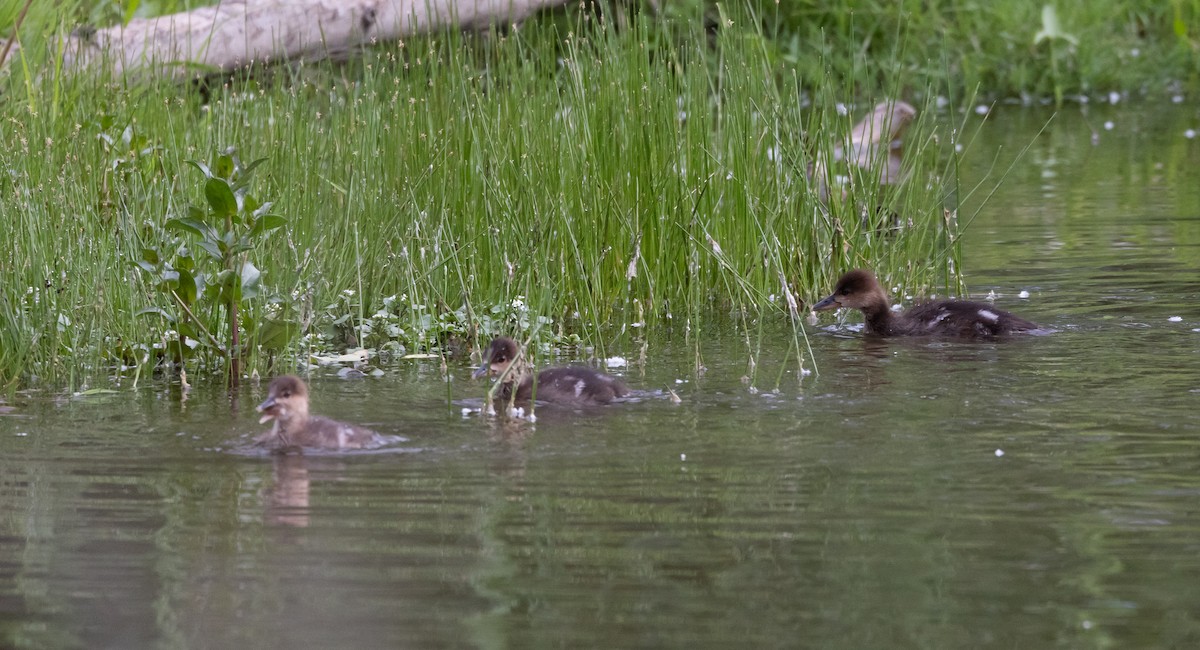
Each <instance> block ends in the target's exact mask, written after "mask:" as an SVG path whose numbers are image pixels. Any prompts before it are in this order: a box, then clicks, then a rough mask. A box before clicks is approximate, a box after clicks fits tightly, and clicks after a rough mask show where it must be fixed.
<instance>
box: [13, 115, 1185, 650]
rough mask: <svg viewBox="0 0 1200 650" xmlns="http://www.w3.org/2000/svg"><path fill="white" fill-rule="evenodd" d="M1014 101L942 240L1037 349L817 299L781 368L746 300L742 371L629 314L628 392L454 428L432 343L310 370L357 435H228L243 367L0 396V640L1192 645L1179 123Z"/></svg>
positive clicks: (785, 339)
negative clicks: (288, 448)
mask: <svg viewBox="0 0 1200 650" xmlns="http://www.w3.org/2000/svg"><path fill="white" fill-rule="evenodd" d="M1049 116H1050V114H1049V113H1047V112H1042V111H1034V110H1028V109H1019V108H1015V107H1003V106H1002V107H999V108H997V109H996V110H995V111H994V112H993V115H992V116H991V118H990V119H989V124H988V125H987V126H985V127H984V129H983V131H982V133H981V135H980V138H979V139H978V140H977V141H976V142H975V143H973V144H972V147H971V149H970V150H969V152H968V155H969V158H968V167H967V170H966V172H965V176H966V178H967V179H968V180H971V179H975V180H978V179H979V178H981V177H982V176H983V174H984V170H986V169H987V168H988V167H989V166H990V164H991V158H992V156H993V155H994V154H995V152H996V151H1000V152H1001V153H1000V159H1001V161H1002V165H1001V166H1004V165H1007V161H1008V160H1011V159H1012V157H1013V156H1015V155H1016V154H1017V153H1018V152H1019V151H1020V150H1021V149H1022V148H1023V147H1025V146H1026V145H1027V144H1029V143H1030V142H1032V143H1033V144H1032V146H1031V147H1030V149H1029V151H1028V153H1026V154H1025V156H1024V157H1023V158H1021V159H1020V160H1019V161H1018V162H1017V164H1016V166H1015V167H1014V170H1013V173H1012V174H1011V175H1010V176H1009V178H1008V179H1007V180H1006V181H1005V184H1004V185H1003V187H1002V188H1001V190H1000V191H999V192H998V193H997V194H996V196H994V197H993V198H992V199H991V201H990V202H989V203H988V204H987V205H986V207H985V209H984V210H983V212H982V213H981V214H980V215H979V217H978V218H977V219H976V220H975V221H974V222H973V223H972V224H971V226H970V228H969V230H968V235H967V237H966V240H965V254H964V260H965V266H966V269H965V272H966V278H967V282H968V287H969V289H970V291H971V294H972V296H974V297H977V298H982V297H984V296H986V295H987V294H988V293H989V292H994V293H995V294H996V298H995V300H996V304H997V306H999V307H1000V308H1004V309H1010V310H1012V311H1015V312H1018V313H1020V314H1021V315H1023V316H1026V317H1028V318H1030V319H1032V320H1035V321H1037V322H1039V323H1041V324H1044V325H1046V326H1047V327H1048V328H1050V329H1052V330H1053V333H1051V334H1049V335H1046V336H1033V337H1021V338H1018V339H1015V340H1010V341H1002V342H985V343H967V342H953V341H936V340H910V341H878V340H865V339H864V338H863V337H862V335H861V334H860V333H859V332H858V331H857V327H856V324H857V323H858V322H859V320H858V318H857V317H856V316H854V315H847V316H846V317H845V319H844V320H841V321H839V320H837V319H835V318H832V317H829V316H825V317H823V319H822V321H821V323H820V325H818V326H816V327H809V334H810V339H811V345H812V348H813V354H814V357H815V358H814V359H813V360H812V362H810V363H809V364H808V365H809V366H810V367H811V366H812V365H813V362H815V365H816V367H817V369H818V371H819V372H817V373H816V374H813V375H810V376H800V374H799V373H798V372H797V370H798V367H797V365H796V363H795V357H794V354H793V355H792V356H791V357H790V358H789V357H788V354H789V353H788V350H789V346H790V343H791V329H790V326H789V325H788V324H787V323H786V322H784V321H783V320H782V319H781V318H779V317H773V320H771V321H770V322H767V323H765V324H764V326H763V329H762V332H763V335H762V337H761V340H754V341H751V344H752V346H753V347H754V348H755V351H756V354H757V362H758V365H757V368H756V373H755V376H754V380H753V381H752V382H750V383H746V382H744V381H743V379H742V378H743V377H744V376H747V374H748V373H749V371H750V369H749V363H748V361H749V359H750V357H751V352H752V350H751V348H750V347H748V346H747V343H746V341H745V334H744V333H739V331H738V330H736V329H735V328H722V327H712V328H709V329H707V330H705V332H704V333H703V334H702V338H700V339H691V340H689V339H687V338H685V337H684V336H683V334H682V332H649V333H647V335H646V336H647V337H648V338H647V339H646V342H647V346H646V350H647V357H646V358H647V363H646V364H645V366H644V367H641V366H639V365H637V364H636V363H634V364H632V365H630V366H628V367H625V368H619V369H616V370H615V372H618V373H621V374H623V376H624V377H625V379H626V380H627V381H628V383H629V384H630V385H632V386H634V387H635V388H637V389H639V390H640V391H641V392H640V396H639V398H638V399H637V400H635V401H633V402H631V403H627V404H621V405H616V406H612V407H609V408H606V409H602V410H597V411H588V412H575V411H570V410H566V411H554V410H552V409H542V410H541V411H540V412H539V419H538V421H537V423H536V425H532V426H530V425H528V424H517V425H502V424H498V423H496V422H494V421H488V420H485V419H482V418H480V417H478V416H477V415H467V416H464V415H463V413H462V409H463V408H464V405H465V406H468V407H469V406H471V405H472V404H475V403H477V401H478V397H479V396H480V394H481V388H480V384H478V383H473V382H471V381H470V380H469V374H470V368H469V367H468V365H467V363H466V362H465V361H464V362H463V363H462V364H461V365H460V366H455V367H452V368H451V381H450V382H449V385H447V383H446V382H445V381H444V380H443V377H442V374H441V372H440V369H439V366H438V364H437V363H436V362H429V361H399V362H396V363H395V364H393V365H390V366H388V367H387V370H388V372H387V374H386V376H384V377H382V378H367V379H360V380H342V379H338V378H337V377H336V376H335V375H334V374H333V371H318V372H317V373H316V375H315V376H314V378H313V394H314V398H313V408H314V410H315V411H317V412H321V413H324V414H327V415H330V416H334V417H339V418H344V419H349V420H353V421H356V422H360V423H363V424H367V425H370V426H372V427H374V428H376V429H378V430H380V431H381V432H385V433H392V434H399V435H403V436H405V437H406V438H408V442H406V443H404V444H403V445H401V446H400V447H398V448H395V449H390V450H387V451H386V453H373V454H365V455H342V456H309V457H286V458H272V457H266V456H243V455H237V454H233V453H230V452H229V450H230V448H232V447H235V446H237V445H238V444H240V443H243V442H245V441H246V440H247V439H248V438H249V436H252V435H253V434H255V433H257V432H259V431H261V430H262V428H263V426H262V425H259V424H258V423H257V421H256V419H255V414H254V412H253V407H254V405H255V404H256V403H257V402H258V401H259V400H261V399H262V397H263V390H264V387H262V386H254V385H249V386H246V387H244V388H243V389H241V390H240V391H239V392H238V393H237V394H236V395H234V396H232V397H231V396H230V395H228V394H227V393H226V392H224V391H223V390H221V389H219V388H217V387H208V386H205V385H199V386H197V387H196V388H195V389H194V390H193V391H192V392H191V394H190V395H189V396H188V399H187V400H186V401H181V400H180V394H179V389H178V386H177V385H175V386H172V385H167V384H165V383H155V382H153V381H152V382H149V383H148V384H147V383H143V385H142V386H141V387H139V388H137V389H136V390H133V389H131V388H129V387H128V386H126V387H123V388H122V389H121V390H119V391H118V392H116V393H114V394H95V395H86V396H85V395H79V396H70V395H56V394H51V393H47V392H43V391H33V392H30V393H26V394H21V395H18V396H16V397H15V398H14V399H12V400H10V401H9V403H8V404H7V405H6V406H7V407H9V408H11V410H9V411H8V412H6V413H3V414H0V647H5V648H8V647H14V648H75V647H78V648H177V647H211V648H291V649H294V648H334V647H337V648H400V647H419V648H458V647H464V648H470V647H479V648H548V647H563V648H593V647H614V648H616V647H622V648H672V647H678V648H735V647H736V648H770V647H781V648H808V647H812V648H826V647H828V648H992V647H994V648H1046V647H1065V648H1151V647H1154V648H1196V647H1200V175H1198V174H1197V172H1196V170H1197V169H1200V139H1195V138H1193V139H1189V138H1186V137H1185V136H1184V131H1185V130H1186V129H1188V128H1192V129H1200V113H1198V112H1197V111H1196V109H1195V108H1194V107H1191V106H1188V105H1180V106H1175V107H1171V108H1170V109H1169V110H1162V111H1157V110H1155V111H1149V110H1148V109H1146V108H1145V107H1140V108H1139V107H1134V108H1123V109H1113V108H1108V107H1094V108H1092V109H1091V110H1089V111H1088V112H1087V113H1081V112H1080V111H1079V110H1078V108H1074V109H1070V110H1068V111H1065V112H1064V114H1062V115H1059V116H1058V117H1056V118H1054V120H1053V121H1052V122H1051V124H1050V127H1049V128H1048V129H1047V131H1046V132H1045V133H1044V134H1043V135H1042V136H1040V137H1035V136H1036V133H1037V131H1038V129H1040V128H1041V127H1042V125H1043V124H1044V123H1045V122H1046V120H1047V119H1048V118H1049ZM1108 121H1111V122H1112V128H1111V130H1109V129H1107V128H1106V126H1105V123H1106V122H1108ZM1093 131H1095V132H1096V134H1097V136H1098V142H1097V143H1095V144H1094V143H1093V138H1092V132H1093ZM1021 292H1027V297H1021V296H1022V295H1025V294H1022V293H1021ZM635 344H636V345H638V346H639V347H631V348H630V349H628V350H624V351H623V353H624V354H625V356H627V357H628V358H629V359H630V360H631V361H636V359H637V357H638V356H639V353H640V341H638V342H636V343H635ZM635 344H631V345H635ZM760 345H761V349H758V346H760ZM618 352H622V351H620V350H618ZM698 353H699V355H700V357H701V358H702V361H703V367H704V370H703V372H697V369H696V358H697V354H698ZM581 356H586V355H581ZM668 387H669V388H671V389H673V390H675V391H676V392H677V393H678V394H679V396H680V397H681V398H682V403H681V404H675V403H673V402H672V401H671V400H670V399H667V398H666V397H664V393H663V390H664V389H666V388H668ZM448 396H449V400H448ZM471 400H475V402H472V401H471ZM6 410H8V409H6Z"/></svg>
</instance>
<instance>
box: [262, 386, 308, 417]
mask: <svg viewBox="0 0 1200 650" xmlns="http://www.w3.org/2000/svg"><path fill="white" fill-rule="evenodd" d="M258 411H259V412H260V413H262V414H263V415H262V417H261V418H259V420H258V421H259V423H260V424H261V423H263V422H268V421H270V420H272V419H275V418H278V419H280V420H284V421H286V420H290V419H292V418H295V417H305V416H307V415H308V386H306V385H305V384H304V380H303V379H300V378H299V377H297V376H295V375H283V376H282V377H276V378H275V379H273V380H272V381H271V385H270V386H269V387H268V388H267V399H266V401H264V402H263V403H262V404H259V405H258Z"/></svg>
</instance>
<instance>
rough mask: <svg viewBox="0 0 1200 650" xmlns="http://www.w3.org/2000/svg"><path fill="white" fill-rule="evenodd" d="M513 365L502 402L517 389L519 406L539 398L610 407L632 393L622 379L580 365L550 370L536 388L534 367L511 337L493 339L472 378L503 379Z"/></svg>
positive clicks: (539, 375) (537, 381)
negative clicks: (488, 376) (485, 376)
mask: <svg viewBox="0 0 1200 650" xmlns="http://www.w3.org/2000/svg"><path fill="white" fill-rule="evenodd" d="M510 366H511V367H512V370H511V371H509V373H508V375H506V376H505V377H504V385H503V386H502V387H501V399H502V400H503V401H505V402H507V401H508V400H509V399H511V398H512V394H513V393H512V391H513V389H514V387H515V388H516V391H517V393H516V400H515V401H516V402H517V403H521V402H528V401H529V399H530V397H533V396H534V395H536V396H537V399H538V401H542V402H553V403H555V404H571V405H580V406H582V405H587V404H608V403H609V402H611V401H613V399H614V398H617V397H623V396H625V395H627V394H629V388H628V387H627V386H626V385H625V384H624V383H623V382H622V381H621V380H619V379H617V378H615V377H612V376H610V375H606V374H604V373H602V372H599V371H597V370H592V369H591V368H584V367H580V366H568V367H564V368H547V369H546V370H543V371H541V372H539V373H537V376H536V385H535V379H534V371H533V366H532V365H530V364H529V362H528V361H526V360H525V358H524V357H522V356H521V346H520V344H518V343H517V342H516V341H514V340H512V339H510V338H508V337H507V336H500V337H497V338H495V339H492V342H491V344H490V345H488V348H487V350H486V351H485V352H484V353H483V364H482V365H480V366H479V368H478V369H477V370H476V371H475V373H474V374H473V375H472V377H474V378H476V379H478V378H480V377H482V376H484V375H487V374H491V375H492V376H493V377H499V376H501V375H503V374H504V371H505V370H508V368H509V367H510Z"/></svg>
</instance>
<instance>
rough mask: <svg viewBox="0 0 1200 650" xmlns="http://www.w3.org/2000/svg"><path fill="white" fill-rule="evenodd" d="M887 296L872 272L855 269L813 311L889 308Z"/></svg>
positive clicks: (844, 276) (840, 280)
mask: <svg viewBox="0 0 1200 650" xmlns="http://www.w3.org/2000/svg"><path fill="white" fill-rule="evenodd" d="M887 304H888V299H887V294H886V293H884V291H883V287H881V286H879V281H878V280H876V279H875V276H874V275H872V274H871V272H870V271H864V270H862V269H855V270H853V271H849V272H847V273H846V274H845V275H843V276H842V277H841V279H839V280H838V282H837V286H835V287H834V288H833V293H832V294H830V295H829V297H827V298H825V299H824V300H822V301H821V302H818V303H817V304H815V305H813V311H825V310H827V309H841V308H843V307H845V308H848V309H869V308H872V307H878V306H880V305H883V306H884V307H885V308H886V307H887Z"/></svg>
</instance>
